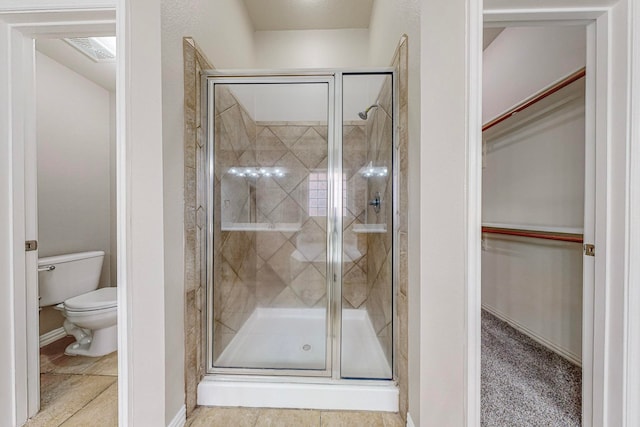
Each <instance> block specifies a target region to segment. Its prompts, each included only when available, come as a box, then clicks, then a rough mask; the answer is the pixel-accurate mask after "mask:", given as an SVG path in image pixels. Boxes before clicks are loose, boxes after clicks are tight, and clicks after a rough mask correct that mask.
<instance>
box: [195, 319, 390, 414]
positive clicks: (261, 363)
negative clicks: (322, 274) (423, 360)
mask: <svg viewBox="0 0 640 427" xmlns="http://www.w3.org/2000/svg"><path fill="white" fill-rule="evenodd" d="M325 313H326V311H325V310H323V309H311V308H309V309H283V308H258V309H256V310H255V311H254V312H253V313H252V315H251V316H250V317H249V319H248V320H247V321H246V322H245V324H244V325H243V326H242V328H240V330H239V331H238V333H237V334H236V336H235V337H234V338H233V340H232V341H231V342H230V343H229V345H228V346H227V347H226V349H225V351H223V352H222V354H221V355H220V356H219V357H218V359H217V360H216V366H240V367H251V368H276V369H277V368H285V367H286V368H294V369H322V368H324V357H325V348H324V343H325V324H326V322H325ZM342 321H343V345H342V372H343V373H344V374H346V375H348V376H349V377H357V378H391V368H390V366H389V362H388V360H387V358H386V356H385V355H384V352H383V350H382V347H381V346H380V343H379V340H378V337H377V336H376V333H375V330H374V328H373V325H372V323H371V320H370V319H369V316H368V314H367V312H366V311H365V310H356V309H348V310H344V311H343V312H342ZM198 404H199V405H205V406H246V407H273V408H308V409H336V410H377V411H391V412H396V411H397V410H398V388H397V386H396V384H395V383H394V382H393V381H391V380H367V379H338V380H336V379H329V378H308V377H306V378H305V377H290V376H289V377H268V376H247V375H221V374H211V375H207V376H205V378H204V379H203V380H202V382H201V383H200V384H199V386H198Z"/></svg>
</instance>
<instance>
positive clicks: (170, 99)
mask: <svg viewBox="0 0 640 427" xmlns="http://www.w3.org/2000/svg"><path fill="white" fill-rule="evenodd" d="M161 21H162V22H161V32H162V140H163V153H162V154H163V177H162V179H163V186H164V242H165V245H164V247H165V252H164V273H165V288H164V291H165V300H166V301H169V302H170V303H168V304H166V306H165V316H164V317H165V325H166V335H165V349H166V361H165V365H164V370H165V375H166V406H165V418H166V421H167V423H168V422H169V421H170V420H171V419H173V417H174V416H175V414H176V413H177V412H178V410H179V409H180V407H181V406H182V405H183V404H184V397H185V394H184V390H185V385H184V241H183V238H184V233H183V230H184V197H183V193H184V191H183V189H184V135H183V132H184V110H183V105H182V104H183V99H184V95H183V92H184V79H183V59H182V38H183V37H187V36H189V37H193V38H194V40H195V41H196V43H198V45H199V47H200V48H202V49H203V51H204V52H206V54H207V56H208V57H209V59H210V60H211V61H212V62H213V65H214V66H216V67H218V68H248V67H251V66H253V64H254V56H255V54H254V41H253V29H252V26H251V22H250V20H249V16H248V14H247V11H246V9H245V6H244V2H242V1H237V0H219V1H206V0H162V2H161ZM158 265H160V264H158Z"/></svg>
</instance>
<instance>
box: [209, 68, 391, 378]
mask: <svg viewBox="0 0 640 427" xmlns="http://www.w3.org/2000/svg"><path fill="white" fill-rule="evenodd" d="M366 74H388V75H390V76H391V77H392V91H393V92H392V93H393V97H392V100H393V110H394V114H393V129H394V131H393V166H392V167H393V169H394V171H393V189H394V190H393V191H394V200H393V203H394V210H393V215H392V217H393V242H394V248H395V247H396V246H397V244H396V242H397V240H396V237H397V224H398V222H397V206H398V204H397V185H398V184H397V172H396V171H397V167H396V166H397V159H398V156H397V155H396V154H397V140H398V139H397V132H398V130H397V111H398V109H397V104H398V103H397V91H396V82H397V79H396V73H395V70H394V69H393V68H370V69H353V70H351V69H348V70H340V71H337V70H291V71H286V72H282V71H275V70H257V71H256V70H250V71H247V70H225V71H219V70H209V71H203V73H202V79H203V82H202V85H201V87H202V88H203V89H205V90H204V91H203V94H202V101H203V102H202V105H203V106H206V107H205V108H202V124H203V127H204V129H203V135H206V159H207V174H206V186H205V187H206V191H207V197H206V199H207V216H206V218H207V228H206V230H207V235H206V289H205V298H206V315H205V316H204V319H206V322H205V323H206V324H205V325H204V326H205V337H206V343H205V347H206V350H205V359H204V360H206V362H205V363H206V365H205V372H206V374H215V375H220V376H245V377H247V378H250V377H254V378H255V377H262V378H272V379H276V380H277V378H278V377H283V378H287V381H289V380H291V379H293V378H292V377H301V378H305V377H306V378H307V380H311V381H314V382H315V381H341V380H342V377H341V341H342V259H343V256H342V255H343V254H342V237H343V236H342V234H343V224H342V222H343V221H342V211H343V203H342V193H343V180H342V172H343V171H342V151H343V147H342V137H343V135H342V131H343V111H342V105H343V76H344V75H366ZM265 83H266V84H296V83H297V84H301V83H306V84H313V83H324V84H327V85H328V118H327V120H328V123H327V125H328V133H327V150H328V156H327V170H328V173H327V180H328V182H327V185H328V188H329V189H330V191H329V192H328V200H327V231H326V234H327V235H326V238H327V277H326V280H327V282H326V286H327V317H326V331H327V334H326V337H325V338H326V349H325V350H326V352H325V369H324V370H308V369H274V368H265V369H255V368H219V367H218V368H216V367H214V364H213V362H214V361H213V313H214V312H213V310H214V307H213V285H214V283H213V257H212V256H211V250H212V248H213V232H214V230H213V226H214V223H215V222H214V218H213V215H214V205H213V200H214V199H213V197H212V195H213V191H214V188H215V186H214V180H215V170H214V150H213V148H214V144H215V104H214V101H215V100H214V95H215V91H214V88H215V85H216V84H265ZM393 258H394V260H393V280H392V282H393V283H392V289H393V299H392V301H393V313H394V319H395V318H396V316H395V313H396V307H395V305H396V301H395V295H396V283H397V279H396V273H397V265H396V262H397V261H396V260H397V257H396V256H395V249H394V257H393ZM395 323H397V322H395V321H394V324H395ZM395 327H396V326H395V325H394V329H395ZM395 338H396V337H394V338H393V340H392V342H393V343H394V344H393V348H394V349H393V357H392V360H393V361H394V363H393V364H392V365H395ZM392 370H393V372H394V377H395V369H394V368H393V366H392ZM348 381H351V382H353V381H361V382H366V383H379V382H382V383H388V382H389V380H367V379H362V380H348Z"/></svg>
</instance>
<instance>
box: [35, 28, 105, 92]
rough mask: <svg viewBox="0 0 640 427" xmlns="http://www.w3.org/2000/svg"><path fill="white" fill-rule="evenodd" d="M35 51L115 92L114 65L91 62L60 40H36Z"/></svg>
mask: <svg viewBox="0 0 640 427" xmlns="http://www.w3.org/2000/svg"><path fill="white" fill-rule="evenodd" d="M36 50H38V51H39V52H42V53H43V54H45V55H47V56H48V57H49V58H51V59H53V60H54V61H56V62H59V63H60V64H62V65H64V66H65V67H67V68H70V69H71V70H73V71H75V72H76V73H78V74H80V75H82V76H84V77H86V78H87V79H89V80H91V81H92V82H94V83H96V84H97V85H99V86H102V87H103V88H105V89H106V90H108V91H110V92H114V91H115V90H116V63H115V61H114V62H93V61H92V60H91V59H89V58H88V57H86V56H85V55H84V54H82V53H80V52H78V50H76V49H75V48H74V47H72V46H70V45H69V44H68V43H67V42H65V41H64V40H62V39H38V40H37V41H36Z"/></svg>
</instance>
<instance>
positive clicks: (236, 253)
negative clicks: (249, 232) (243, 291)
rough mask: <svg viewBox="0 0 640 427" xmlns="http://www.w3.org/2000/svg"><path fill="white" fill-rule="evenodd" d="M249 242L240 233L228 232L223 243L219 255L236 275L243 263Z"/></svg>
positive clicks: (243, 234)
mask: <svg viewBox="0 0 640 427" xmlns="http://www.w3.org/2000/svg"><path fill="white" fill-rule="evenodd" d="M249 245H250V242H249V240H248V239H247V237H246V235H245V233H244V232H242V231H231V232H229V238H228V239H227V241H226V242H225V243H224V245H223V247H222V250H221V254H222V255H223V256H224V257H225V259H226V260H227V262H229V265H231V268H233V270H234V271H235V272H236V274H238V272H239V271H240V267H241V266H242V262H243V261H244V259H245V257H246V255H247V251H248V249H249Z"/></svg>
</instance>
